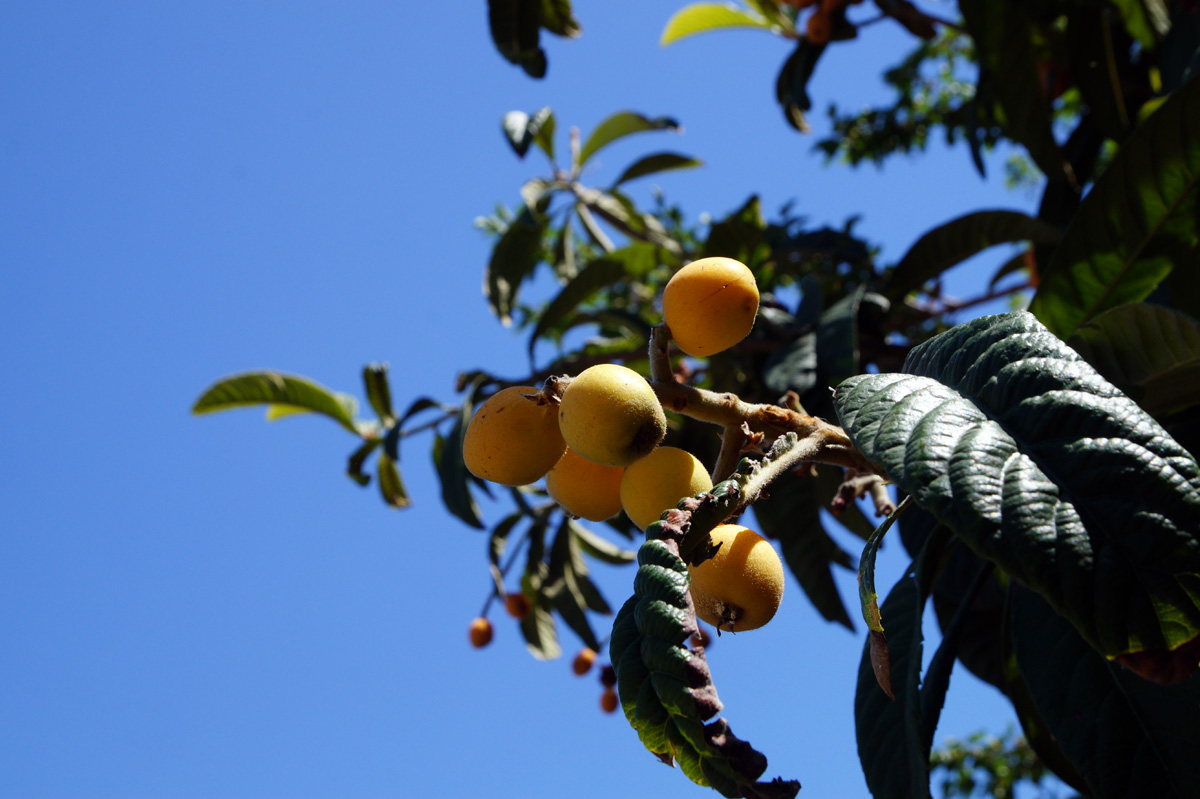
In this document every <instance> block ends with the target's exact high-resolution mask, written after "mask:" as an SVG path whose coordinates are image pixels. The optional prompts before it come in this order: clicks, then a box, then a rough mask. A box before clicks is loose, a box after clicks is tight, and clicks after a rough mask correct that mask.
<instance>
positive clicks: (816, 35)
mask: <svg viewBox="0 0 1200 799" xmlns="http://www.w3.org/2000/svg"><path fill="white" fill-rule="evenodd" d="M804 35H805V37H806V38H807V39H808V40H809V41H810V42H812V43H813V44H828V43H829V37H830V36H832V35H833V20H831V19H830V18H829V14H828V13H826V11H825V7H824V6H822V7H821V8H819V9H817V10H816V11H815V12H813V15H812V16H810V17H809V18H808V22H807V23H806V24H805V26H804Z"/></svg>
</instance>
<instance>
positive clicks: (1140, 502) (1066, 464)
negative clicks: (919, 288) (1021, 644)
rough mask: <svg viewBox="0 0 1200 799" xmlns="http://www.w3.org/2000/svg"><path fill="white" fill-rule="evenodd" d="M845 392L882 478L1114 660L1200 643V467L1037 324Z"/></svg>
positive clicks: (954, 335) (983, 321)
mask: <svg viewBox="0 0 1200 799" xmlns="http://www.w3.org/2000/svg"><path fill="white" fill-rule="evenodd" d="M904 371H905V372H907V374H885V375H882V374H881V375H861V376H858V377H854V378H851V379H850V380H847V381H845V382H844V383H842V385H841V386H839V387H838V390H837V396H836V397H835V405H836V408H837V413H838V417H839V418H840V420H841V422H842V424H843V426H844V427H845V429H846V432H847V433H848V434H849V436H850V438H851V440H852V441H853V442H854V444H855V446H856V447H857V448H858V449H859V451H861V452H862V453H863V454H864V455H865V456H866V457H867V458H868V459H869V460H870V461H871V462H872V463H874V464H876V465H878V466H880V467H881V468H882V469H883V470H884V471H885V472H886V473H887V475H888V476H889V478H890V479H891V480H892V481H893V482H894V483H896V485H897V486H899V487H900V489H901V490H903V491H906V492H908V493H910V494H912V495H913V498H914V500H915V501H916V502H917V504H918V505H920V506H921V507H923V508H926V509H927V510H929V511H931V512H932V513H933V514H934V515H935V516H936V517H937V518H938V519H939V520H940V521H942V522H943V523H944V524H946V525H948V526H949V527H950V528H951V529H952V530H953V531H954V532H955V534H957V535H958V536H959V537H961V538H962V539H963V540H965V541H966V542H967V543H968V544H969V545H970V546H971V547H972V548H973V549H974V550H976V551H977V552H978V553H980V554H981V555H983V556H985V557H987V558H989V559H991V560H993V561H995V562H996V563H997V564H998V565H999V566H1000V567H1001V568H1002V569H1004V570H1005V571H1006V572H1007V573H1009V574H1011V575H1012V576H1014V577H1015V578H1016V579H1018V580H1019V581H1021V582H1022V583H1023V584H1025V585H1027V586H1029V587H1031V588H1034V589H1035V590H1037V591H1038V592H1039V593H1042V594H1043V595H1044V596H1046V597H1047V598H1048V599H1049V600H1050V602H1051V604H1052V605H1053V606H1054V607H1055V608H1056V609H1057V610H1058V612H1060V613H1062V614H1064V615H1065V616H1067V617H1068V618H1070V619H1071V621H1072V622H1073V623H1074V624H1075V625H1076V627H1077V628H1078V629H1079V630H1080V632H1081V634H1083V636H1084V637H1085V638H1086V639H1087V640H1088V641H1089V643H1091V644H1092V646H1094V647H1096V648H1097V649H1098V650H1099V651H1101V652H1102V653H1103V654H1105V655H1108V656H1110V657H1116V656H1120V655H1126V654H1129V653H1139V652H1145V651H1148V650H1159V649H1175V648H1176V647H1178V646H1180V645H1182V644H1183V643H1184V642H1186V641H1188V640H1190V639H1192V638H1193V637H1195V636H1197V635H1198V634H1200V545H1198V538H1197V536H1198V534H1200V533H1198V531H1200V465H1198V464H1197V463H1196V460H1195V458H1194V457H1193V456H1192V455H1191V454H1189V453H1188V452H1187V451H1186V450H1185V449H1183V448H1182V447H1181V446H1179V444H1177V443H1176V442H1175V441H1174V440H1173V439H1172V438H1171V437H1170V436H1169V435H1167V433H1166V431H1164V430H1163V429H1162V428H1161V427H1160V426H1159V425H1158V424H1157V423H1156V422H1155V421H1154V420H1153V419H1152V418H1151V417H1150V416H1149V415H1148V414H1146V412H1145V411H1143V410H1141V409H1140V408H1139V407H1138V406H1137V405H1136V404H1135V403H1134V402H1133V401H1132V400H1130V399H1129V398H1128V397H1126V396H1124V395H1123V394H1121V392H1120V391H1118V390H1117V389H1116V388H1115V387H1113V386H1112V385H1111V384H1110V383H1108V382H1107V381H1105V380H1104V379H1103V378H1102V377H1101V376H1100V375H1099V374H1097V373H1096V372H1095V370H1094V369H1092V368H1091V367H1090V366H1088V364H1087V363H1086V362H1085V361H1084V360H1083V359H1081V358H1080V357H1079V356H1078V355H1077V354H1076V353H1075V352H1074V351H1073V350H1071V349H1070V348H1069V347H1067V346H1066V345H1065V344H1063V343H1062V342H1061V341H1059V340H1058V339H1056V338H1055V337H1054V336H1053V335H1052V334H1050V332H1049V331H1047V330H1046V329H1045V328H1044V327H1043V326H1042V325H1041V324H1039V323H1038V322H1037V320H1036V319H1034V318H1033V316H1032V315H1030V314H1028V313H1024V312H1018V313H1009V314H1000V315H997V316H988V317H982V318H980V319H976V320H974V321H972V322H968V323H966V324H963V325H959V326H957V327H955V328H953V329H952V330H950V331H948V332H946V333H944V334H942V335H940V336H936V337H934V338H932V339H930V340H929V341H927V342H925V343H924V344H921V345H919V346H917V347H916V348H914V349H913V350H912V352H911V353H910V354H909V356H908V358H907V359H906V361H905V364H904Z"/></svg>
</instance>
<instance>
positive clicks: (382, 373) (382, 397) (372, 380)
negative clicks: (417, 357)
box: [363, 363, 395, 425]
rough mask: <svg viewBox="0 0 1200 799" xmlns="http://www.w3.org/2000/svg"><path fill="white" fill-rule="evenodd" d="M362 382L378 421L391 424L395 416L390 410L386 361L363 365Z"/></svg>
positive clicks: (390, 390) (390, 393)
mask: <svg viewBox="0 0 1200 799" xmlns="http://www.w3.org/2000/svg"><path fill="white" fill-rule="evenodd" d="M363 384H364V385H365V386H366V390H367V401H368V402H370V403H371V407H372V408H374V409H375V413H376V414H377V415H378V416H379V421H381V422H383V423H384V424H385V425H386V424H391V421H392V419H393V418H394V417H395V411H393V410H392V389H391V387H390V386H389V385H388V366H387V364H386V363H373V364H370V365H369V366H364V367H363Z"/></svg>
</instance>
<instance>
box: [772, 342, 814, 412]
mask: <svg viewBox="0 0 1200 799" xmlns="http://www.w3.org/2000/svg"><path fill="white" fill-rule="evenodd" d="M762 380H763V383H764V385H766V387H767V388H769V389H770V390H771V391H773V392H774V393H776V394H778V395H781V396H782V395H783V394H784V393H785V392H787V391H795V392H796V393H797V394H801V395H802V394H804V392H806V391H808V390H809V389H811V388H813V387H815V386H816V385H817V383H818V382H820V379H819V377H818V375H817V334H816V332H811V333H805V334H803V335H801V336H797V337H796V338H794V339H792V340H791V341H789V342H787V343H785V344H784V345H783V346H781V347H779V349H777V350H775V351H774V352H772V353H771V354H770V356H768V357H767V361H766V363H764V364H763V372H762Z"/></svg>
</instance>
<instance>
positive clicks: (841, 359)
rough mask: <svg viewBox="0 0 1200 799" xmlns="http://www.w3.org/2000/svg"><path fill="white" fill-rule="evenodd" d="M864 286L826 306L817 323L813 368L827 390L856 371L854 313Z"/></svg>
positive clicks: (857, 355) (864, 292) (857, 354)
mask: <svg viewBox="0 0 1200 799" xmlns="http://www.w3.org/2000/svg"><path fill="white" fill-rule="evenodd" d="M866 293H867V289H866V286H859V287H858V288H857V289H856V290H855V291H853V292H851V293H850V294H847V295H846V296H845V297H843V298H842V299H840V300H838V301H837V302H835V303H834V304H833V305H831V306H829V308H827V309H826V310H825V311H824V312H823V313H822V314H821V317H820V318H819V319H818V320H817V368H818V371H819V372H820V375H821V380H822V382H824V383H825V384H826V385H828V386H836V385H837V384H838V383H840V382H842V381H843V380H845V379H846V378H848V377H851V376H852V375H856V374H858V373H859V372H861V371H862V369H860V368H859V352H858V309H859V305H860V304H861V303H862V299H863V295H865V294H866Z"/></svg>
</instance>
